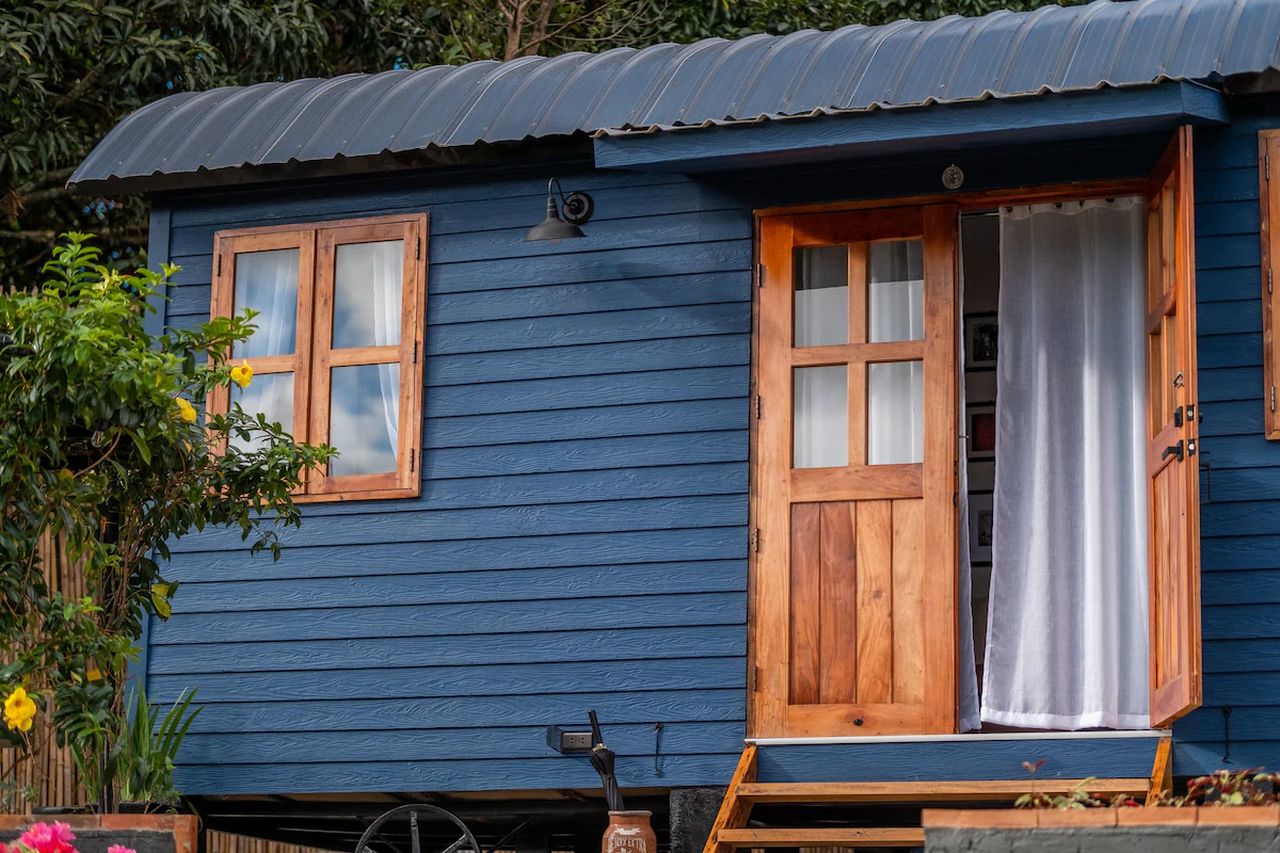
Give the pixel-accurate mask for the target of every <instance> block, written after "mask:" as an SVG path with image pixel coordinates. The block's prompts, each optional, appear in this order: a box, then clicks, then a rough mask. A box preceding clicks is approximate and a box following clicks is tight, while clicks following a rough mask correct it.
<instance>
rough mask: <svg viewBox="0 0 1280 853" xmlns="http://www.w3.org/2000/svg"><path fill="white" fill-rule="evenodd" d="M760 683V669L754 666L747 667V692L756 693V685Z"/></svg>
mask: <svg viewBox="0 0 1280 853" xmlns="http://www.w3.org/2000/svg"><path fill="white" fill-rule="evenodd" d="M759 683H760V667H758V666H756V665H755V664H752V665H751V666H749V667H747V692H748V693H755V692H756V685H758V684H759Z"/></svg>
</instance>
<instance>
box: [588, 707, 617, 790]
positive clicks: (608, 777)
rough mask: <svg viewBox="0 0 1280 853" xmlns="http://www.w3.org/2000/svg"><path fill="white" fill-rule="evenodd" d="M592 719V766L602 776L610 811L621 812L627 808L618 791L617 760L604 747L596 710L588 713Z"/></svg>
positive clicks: (610, 751)
mask: <svg viewBox="0 0 1280 853" xmlns="http://www.w3.org/2000/svg"><path fill="white" fill-rule="evenodd" d="M587 715H588V716H589V717H591V742H592V747H591V766H592V767H594V768H595V769H596V772H597V773H599V774H600V784H601V785H603V786H604V798H605V800H606V801H608V803H609V811H611V812H620V811H622V810H624V809H625V808H626V806H624V805H623V804H622V792H621V791H619V790H618V778H617V777H616V776H614V775H613V765H614V762H615V760H616V758H617V756H615V755H614V754H613V750H612V749H609V748H608V747H607V746H605V745H604V735H602V734H600V720H599V719H598V718H597V717H596V712H595V709H594V708H592V709H591V710H590V711H587Z"/></svg>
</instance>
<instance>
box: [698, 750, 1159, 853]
mask: <svg viewBox="0 0 1280 853" xmlns="http://www.w3.org/2000/svg"><path fill="white" fill-rule="evenodd" d="M1171 751H1172V741H1171V740H1170V739H1169V738H1162V739H1161V740H1160V742H1159V744H1158V746H1157V747H1156V756H1155V765H1154V766H1153V767H1152V771H1151V776H1150V778H1126V779H1093V780H1090V781H1089V782H1088V783H1087V784H1085V785H1084V788H1085V790H1087V791H1089V792H1090V793H1091V794H1094V795H1095V796H1103V797H1110V796H1113V795H1115V794H1129V795H1130V796H1134V797H1142V798H1145V799H1147V800H1148V801H1150V800H1152V799H1153V798H1155V797H1157V796H1159V794H1160V792H1161V791H1165V790H1168V789H1169V788H1170V787H1171V782H1172V778H1171V773H1172V769H1173V768H1172V763H1171V760H1170V757H1171ZM1082 782H1084V780H1081V779H1040V780H1037V781H1036V782H1034V783H1033V782H1032V781H1031V780H1029V779H1016V780H996V781H992V780H980V781H977V780H975V781H971V782H787V783H770V782H757V781H756V747H755V744H748V745H747V747H746V749H744V750H743V752H742V757H741V758H740V759H739V760H738V767H737V769H736V770H735V771H734V774H733V779H732V780H731V781H730V783H729V789H728V791H727V792H726V793H725V797H724V802H723V803H721V805H720V811H719V813H717V815H716V820H715V823H714V824H713V825H712V828H711V835H710V837H708V839H707V845H706V847H705V848H704V849H703V853H730V851H733V850H738V849H741V848H750V849H757V848H770V847H847V848H855V849H856V848H865V847H922V846H924V829H923V828H922V827H920V826H918V825H916V826H882V827H867V826H836V827H831V826H827V827H813V826H809V827H804V826H794V827H790V826H787V827H775V826H767V827H766V826H755V827H753V826H750V825H749V824H750V823H751V815H752V808H753V807H754V806H756V805H758V804H774V805H793V806H807V805H826V804H845V805H902V806H914V805H929V804H937V803H955V804H970V805H971V804H974V803H991V804H1001V803H1003V804H1009V805H1011V804H1012V803H1013V801H1014V800H1016V799H1017V798H1018V797H1020V796H1021V795H1022V794H1025V793H1027V792H1028V791H1029V790H1031V788H1032V787H1033V786H1034V788H1035V789H1036V790H1037V791H1042V792H1044V793H1047V794H1059V793H1067V792H1068V791H1071V790H1074V789H1075V788H1077V787H1078V786H1080V785H1081V784H1082Z"/></svg>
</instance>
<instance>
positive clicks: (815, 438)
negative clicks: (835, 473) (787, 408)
mask: <svg viewBox="0 0 1280 853" xmlns="http://www.w3.org/2000/svg"><path fill="white" fill-rule="evenodd" d="M794 375H795V389H794V406H795V417H794V420H793V423H792V428H793V429H794V430H795V433H794V436H795V437H794V450H793V455H794V457H795V462H794V465H795V467H796V468H843V467H844V466H846V465H848V464H849V383H848V368H847V367H845V366H844V365H843V364H840V365H835V366H833V367H797V368H796V369H795V371H794Z"/></svg>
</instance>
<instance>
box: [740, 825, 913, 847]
mask: <svg viewBox="0 0 1280 853" xmlns="http://www.w3.org/2000/svg"><path fill="white" fill-rule="evenodd" d="M719 840H720V843H721V844H722V845H726V846H729V847H735V848H741V847H920V846H922V845H923V844H924V830H923V829H921V828H920V827H918V826H917V827H911V826H892V827H874V828H873V827H832V828H828V829H785V828H778V827H770V828H768V829H722V830H720V838H719Z"/></svg>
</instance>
